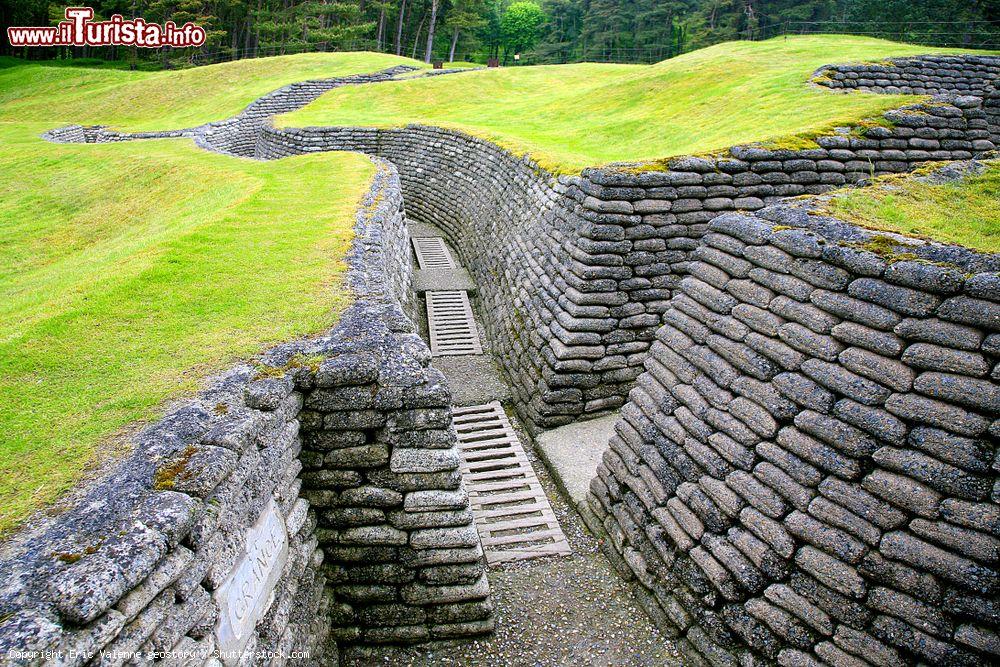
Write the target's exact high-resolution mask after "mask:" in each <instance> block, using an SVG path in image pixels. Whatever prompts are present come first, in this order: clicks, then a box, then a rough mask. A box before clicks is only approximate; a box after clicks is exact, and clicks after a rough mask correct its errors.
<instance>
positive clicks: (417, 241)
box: [413, 236, 456, 269]
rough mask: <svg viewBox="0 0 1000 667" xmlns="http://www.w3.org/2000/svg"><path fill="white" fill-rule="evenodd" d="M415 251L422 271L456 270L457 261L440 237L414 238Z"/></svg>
mask: <svg viewBox="0 0 1000 667" xmlns="http://www.w3.org/2000/svg"><path fill="white" fill-rule="evenodd" d="M413 251H414V252H415V253H416V254H417V263H418V264H419V265H420V268H421V269H454V268H456V264H455V259H454V258H453V257H452V256H451V251H449V250H448V246H446V245H445V243H444V239H443V238H441V237H440V236H428V237H423V236H419V237H414V238H413Z"/></svg>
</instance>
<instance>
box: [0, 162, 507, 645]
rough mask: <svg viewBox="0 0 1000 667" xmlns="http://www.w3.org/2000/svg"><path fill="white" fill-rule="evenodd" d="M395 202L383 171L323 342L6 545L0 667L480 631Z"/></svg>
mask: <svg viewBox="0 0 1000 667" xmlns="http://www.w3.org/2000/svg"><path fill="white" fill-rule="evenodd" d="M400 197H401V195H400V187H399V180H398V176H397V174H396V172H395V169H394V168H393V167H392V166H391V165H389V164H387V163H384V162H379V164H378V169H377V174H376V176H375V179H374V182H373V184H372V186H371V189H370V191H369V192H368V194H367V195H366V197H365V199H364V201H363V202H362V208H361V210H360V211H359V213H358V217H357V225H356V227H355V232H356V239H355V242H354V244H353V247H352V249H351V251H350V253H349V254H348V256H347V260H346V261H347V263H348V266H349V271H348V275H347V285H348V287H349V288H350V289H351V290H352V292H353V293H354V294H355V302H354V303H353V304H352V305H351V306H350V307H348V308H347V310H346V311H345V312H344V313H343V314H342V315H341V317H340V320H339V322H338V324H337V325H336V326H335V327H333V328H332V329H331V330H330V331H329V332H327V333H326V334H325V335H323V336H321V337H319V338H312V339H308V340H303V341H297V342H294V343H289V344H286V345H282V346H279V347H277V348H274V349H272V350H270V351H268V352H267V353H265V354H263V355H262V356H261V357H260V358H259V359H257V360H255V361H254V362H253V363H248V364H240V365H238V366H236V367H235V368H233V369H232V370H230V371H228V372H226V373H223V374H222V375H220V376H218V377H217V378H216V379H215V380H213V381H212V382H210V384H209V386H208V388H207V389H206V390H204V391H203V392H201V393H200V394H199V395H198V396H197V397H195V398H194V399H192V400H189V401H184V402H183V403H182V404H180V405H179V406H177V407H175V408H173V409H171V410H170V412H169V413H168V414H167V416H165V417H164V418H163V419H161V420H159V421H157V422H156V423H154V424H152V425H150V426H149V427H147V428H145V429H143V431H142V432H141V433H139V434H137V435H136V436H135V437H134V438H133V439H132V445H133V453H132V454H131V455H130V456H129V457H128V458H126V459H125V460H121V461H118V462H116V463H114V464H113V465H112V466H111V467H110V468H109V470H108V471H107V472H106V473H104V474H102V475H101V477H100V478H99V479H97V480H95V481H93V482H91V483H90V484H88V485H86V486H84V487H81V488H79V489H78V490H77V491H76V492H75V494H74V495H73V497H72V498H70V499H68V500H67V502H66V503H65V504H66V505H68V507H69V508H68V509H66V510H65V511H64V512H63V513H61V514H60V515H58V516H56V517H53V518H43V519H41V520H40V521H36V522H33V523H32V524H31V525H30V526H28V527H26V528H25V529H24V530H22V531H21V532H19V533H18V534H16V535H15V536H14V537H13V538H11V539H10V540H8V541H7V542H6V543H5V544H4V548H3V552H2V554H0V569H2V570H3V572H4V573H5V574H6V575H7V576H6V579H5V581H4V582H3V584H2V587H0V613H2V617H0V652H2V654H3V655H4V658H5V659H4V662H5V664H24V665H27V664H38V663H39V662H41V659H42V658H44V657H45V656H49V657H50V658H52V659H53V660H57V661H65V662H68V663H69V664H96V663H97V662H99V661H101V660H105V661H107V662H108V663H109V664H117V662H120V661H121V660H125V659H126V658H127V657H128V656H129V655H134V654H139V655H152V652H157V653H163V652H170V651H172V652H174V653H175V654H176V655H179V656H182V657H184V658H185V659H187V660H190V661H192V663H198V664H200V662H199V661H201V662H205V661H208V662H209V663H211V664H217V663H212V662H211V660H212V659H214V658H213V656H219V657H221V658H222V660H223V662H224V663H225V664H227V665H229V664H236V662H237V661H238V660H239V657H240V653H241V652H253V651H257V652H259V653H260V654H261V655H278V654H280V655H284V656H286V657H288V656H298V661H299V662H305V661H308V660H319V661H320V662H324V663H325V662H328V661H330V660H331V658H333V657H334V656H336V651H337V647H336V642H335V640H340V641H366V642H384V641H400V642H408V641H421V640H426V639H430V638H435V637H454V636H460V635H469V634H477V633H482V632H488V631H490V630H491V629H492V607H491V604H490V598H489V584H488V582H487V580H486V575H485V563H484V559H483V553H482V547H481V545H480V541H479V536H478V533H477V531H476V528H475V525H474V523H473V517H472V513H471V511H470V509H469V501H468V496H467V494H466V493H465V491H464V488H463V486H462V483H461V475H460V472H459V457H458V453H457V449H456V443H455V434H454V430H453V427H452V423H451V407H450V404H451V397H450V392H449V391H448V388H447V385H446V384H445V382H444V378H443V376H442V375H441V374H440V372H438V371H436V370H435V369H433V368H431V367H429V361H430V351H429V350H428V348H427V346H426V344H425V343H424V342H423V341H422V340H421V338H420V337H419V336H418V334H417V333H416V332H415V327H414V325H413V322H412V320H410V318H409V315H408V314H409V313H410V312H411V310H412V297H411V295H410V280H411V275H412V273H411V269H412V267H411V265H410V256H409V237H408V234H407V231H406V226H405V217H404V213H403V211H402V203H401V198H400ZM261 531H264V532H261ZM252 535H257V536H258V537H259V539H257V538H253V539H251V537H250V536H252ZM247 540H250V542H249V543H248V542H247ZM261 545H265V546H266V547H267V548H265V546H261ZM267 545H270V546H267ZM272 547H273V548H272ZM247 559H250V560H252V561H253V562H254V563H256V564H255V565H254V567H250V569H246V568H243V567H242V566H241V563H245V562H247ZM257 559H259V562H258V560H257ZM261 563H263V565H261ZM247 567H249V566H247ZM251 572H252V573H255V574H254V576H253V577H251V578H250V579H246V581H244V580H243V579H241V577H243V578H246V575H247V573H251ZM234 578H235V579H234ZM234 581H235V582H237V583H236V584H234V583H233V582H234ZM389 598H391V600H390V599H389ZM248 601H249V602H248ZM240 610H242V611H240ZM380 610H381V611H382V612H385V613H378V612H379V611H380ZM390 610H391V611H392V613H389V611H390ZM243 618H251V619H252V620H251V621H248V622H249V625H243V626H239V624H238V621H239V619H243ZM233 619H237V620H233ZM234 636H235V637H236V639H234ZM234 651H235V653H233V652H234ZM334 661H335V659H334ZM101 664H104V662H102V663H101Z"/></svg>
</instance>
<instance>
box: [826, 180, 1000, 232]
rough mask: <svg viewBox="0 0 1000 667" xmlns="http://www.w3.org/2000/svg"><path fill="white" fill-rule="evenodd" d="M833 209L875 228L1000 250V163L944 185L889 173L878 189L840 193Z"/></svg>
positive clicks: (833, 200)
mask: <svg viewBox="0 0 1000 667" xmlns="http://www.w3.org/2000/svg"><path fill="white" fill-rule="evenodd" d="M827 208H828V209H829V210H830V212H831V213H832V214H833V215H836V216H837V217H839V218H842V219H844V220H849V221H851V222H854V223H857V224H859V225H863V226H865V227H869V228H872V229H878V230H883V231H890V232H899V233H902V234H907V235H910V236H919V237H922V238H928V237H929V238H933V239H934V240H935V241H942V242H945V243H960V244H962V245H966V246H968V247H970V248H975V249H977V250H982V251H985V252H1000V163H998V162H994V163H992V165H991V166H990V167H989V169H987V171H985V172H984V173H982V174H980V175H978V176H973V177H971V178H967V179H964V180H961V181H958V182H955V183H946V184H943V185H932V184H930V183H921V182H919V181H915V180H913V179H900V178H898V177H887V178H884V179H881V180H880V182H879V183H878V184H877V185H875V186H873V187H868V188H862V189H858V190H847V191H845V192H843V193H842V194H838V195H837V196H836V197H834V198H833V199H832V200H831V202H830V205H829V206H828V207H827Z"/></svg>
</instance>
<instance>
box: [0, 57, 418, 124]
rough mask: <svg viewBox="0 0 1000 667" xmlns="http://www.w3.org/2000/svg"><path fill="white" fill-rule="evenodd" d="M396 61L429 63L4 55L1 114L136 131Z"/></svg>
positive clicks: (195, 119) (217, 116)
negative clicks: (76, 63) (156, 62)
mask: <svg viewBox="0 0 1000 667" xmlns="http://www.w3.org/2000/svg"><path fill="white" fill-rule="evenodd" d="M395 65H411V66H413V67H419V68H427V67H429V66H428V65H425V64H424V63H423V62H420V61H417V60H412V59H410V58H402V57H400V56H395V55H388V54H384V53H368V52H357V53H304V54H298V55H294V56H279V57H275V58H260V59H257V60H238V61H236V62H231V63H222V64H219V65H210V66H207V67H196V68H193V69H187V70H178V71H161V72H130V71H126V70H119V69H85V68H79V67H63V66H58V65H53V64H23V61H19V60H15V59H13V58H4V57H0V115H2V117H4V118H8V119H13V120H18V121H26V120H45V121H48V120H51V119H54V118H55V119H59V120H63V121H65V122H66V123H80V124H82V125H110V126H112V127H114V128H116V129H121V130H129V131H140V130H150V131H152V130H176V129H182V128H186V127H192V126H195V125H200V124H202V123H206V122H208V121H212V120H222V119H223V118H228V117H230V116H233V115H236V114H237V113H239V112H240V111H242V110H243V108H244V107H246V106H247V105H248V104H250V103H251V102H253V101H254V100H255V99H257V98H258V97H260V96H261V95H264V94H266V93H269V92H271V91H273V90H276V89H278V88H280V87H282V86H285V85H288V84H290V83H295V82H298V81H305V80H308V79H323V78H329V77H336V76H348V75H350V74H359V73H365V72H376V71H378V70H382V69H386V68H389V67H393V66H395ZM26 91H30V94H25V93H26Z"/></svg>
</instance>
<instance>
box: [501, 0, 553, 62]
mask: <svg viewBox="0 0 1000 667" xmlns="http://www.w3.org/2000/svg"><path fill="white" fill-rule="evenodd" d="M544 22H545V13H544V12H543V11H542V8H541V7H539V6H538V5H537V4H535V3H534V2H528V1H527V0H519V1H518V2H515V3H514V4H512V5H511V6H510V7H508V8H507V9H506V10H505V11H504V13H503V18H501V19H500V34H501V36H502V37H503V43H504V49H506V51H507V52H509V53H521V52H522V51H527V50H528V49H530V48H531V47H533V46H534V45H535V42H537V41H538V37H539V29H540V28H541V27H542V24H543V23H544Z"/></svg>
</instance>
